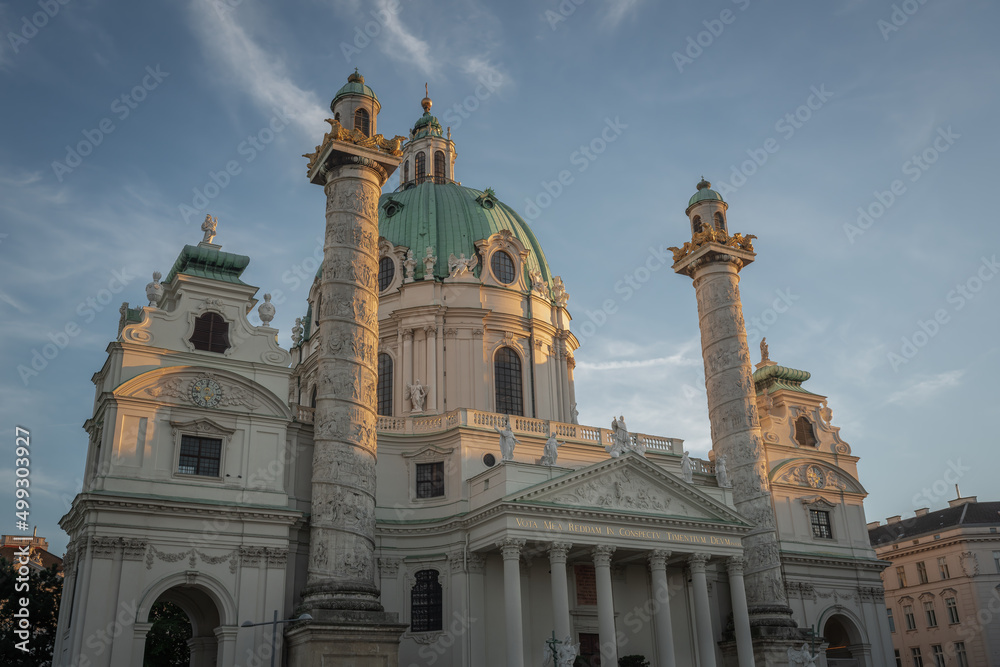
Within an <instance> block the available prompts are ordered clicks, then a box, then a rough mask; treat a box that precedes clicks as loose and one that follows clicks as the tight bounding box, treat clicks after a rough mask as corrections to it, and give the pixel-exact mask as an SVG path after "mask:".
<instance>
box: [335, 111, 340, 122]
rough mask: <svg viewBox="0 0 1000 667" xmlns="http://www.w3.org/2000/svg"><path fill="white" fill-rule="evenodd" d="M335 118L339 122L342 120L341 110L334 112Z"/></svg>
mask: <svg viewBox="0 0 1000 667" xmlns="http://www.w3.org/2000/svg"><path fill="white" fill-rule="evenodd" d="M333 119H334V120H335V121H337V122H338V123H339V122H340V112H339V111H338V112H337V113H335V114H333Z"/></svg>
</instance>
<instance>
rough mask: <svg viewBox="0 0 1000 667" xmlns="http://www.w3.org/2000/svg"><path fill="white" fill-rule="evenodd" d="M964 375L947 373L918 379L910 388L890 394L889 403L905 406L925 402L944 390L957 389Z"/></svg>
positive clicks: (956, 372)
mask: <svg viewBox="0 0 1000 667" xmlns="http://www.w3.org/2000/svg"><path fill="white" fill-rule="evenodd" d="M964 374H965V371H947V372H944V373H938V374H937V375H932V376H930V377H925V378H923V379H920V378H917V379H915V380H914V381H913V382H912V383H911V384H910V385H909V386H908V387H904V388H903V389H900V390H899V391H897V392H894V393H892V394H890V395H889V398H888V402H889V403H896V404H897V405H903V404H906V403H919V402H921V401H925V400H927V399H928V398H931V397H932V396H934V395H935V394H938V393H940V392H941V391H942V390H944V389H949V388H951V387H957V386H958V385H959V380H961V379H962V376H963V375H964Z"/></svg>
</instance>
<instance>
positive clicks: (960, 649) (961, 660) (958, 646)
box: [955, 642, 969, 667]
mask: <svg viewBox="0 0 1000 667" xmlns="http://www.w3.org/2000/svg"><path fill="white" fill-rule="evenodd" d="M955 657H956V658H958V667H969V656H968V655H966V653H965V642H955Z"/></svg>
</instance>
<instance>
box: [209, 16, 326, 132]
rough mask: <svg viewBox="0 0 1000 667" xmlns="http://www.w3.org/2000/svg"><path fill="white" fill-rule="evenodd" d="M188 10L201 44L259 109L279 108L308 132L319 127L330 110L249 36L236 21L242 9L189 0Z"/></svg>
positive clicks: (267, 110)
mask: <svg viewBox="0 0 1000 667" xmlns="http://www.w3.org/2000/svg"><path fill="white" fill-rule="evenodd" d="M191 14H192V18H193V23H194V31H195V34H196V35H197V36H198V38H199V39H200V40H201V42H202V45H203V46H204V48H205V49H206V50H208V51H210V52H211V53H212V54H213V55H215V56H216V58H215V59H213V60H214V61H215V62H219V63H221V65H222V66H223V67H225V68H226V78H227V79H228V80H230V81H233V82H234V83H236V84H238V85H239V86H241V87H242V88H243V90H244V91H245V92H246V93H247V94H248V95H249V96H250V97H251V98H253V100H254V101H255V102H256V103H257V104H258V105H259V106H260V107H261V110H262V111H265V112H270V111H271V110H272V109H275V108H277V109H282V110H284V111H285V112H286V113H288V115H289V116H292V117H293V120H294V121H295V122H296V123H297V124H298V125H299V126H300V127H302V129H303V130H305V131H306V132H307V133H309V134H315V133H316V132H317V128H320V129H322V127H323V119H324V118H326V117H327V116H328V115H329V114H328V113H326V112H325V111H324V110H323V107H322V106H321V105H320V104H319V103H318V102H317V98H316V94H315V93H313V92H312V91H306V90H303V89H302V88H299V87H298V86H296V85H295V84H294V83H292V80H291V79H290V77H289V75H288V72H287V68H286V67H285V63H284V61H283V60H281V58H279V57H277V56H274V55H273V54H269V53H267V52H265V51H264V50H263V49H262V48H261V47H260V46H259V45H258V44H257V43H256V42H254V41H253V39H251V38H250V36H249V35H248V34H247V31H246V29H244V28H243V26H241V25H240V23H239V16H240V15H241V12H239V11H236V10H229V9H227V10H219V8H218V7H217V6H216V5H215V3H211V2H204V1H203V0H192V2H191ZM213 60H210V61H209V62H212V61H213Z"/></svg>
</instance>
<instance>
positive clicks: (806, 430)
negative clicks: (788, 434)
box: [795, 417, 816, 447]
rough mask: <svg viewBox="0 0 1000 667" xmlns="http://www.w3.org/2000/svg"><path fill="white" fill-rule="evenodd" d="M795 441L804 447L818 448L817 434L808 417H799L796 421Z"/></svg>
mask: <svg viewBox="0 0 1000 667" xmlns="http://www.w3.org/2000/svg"><path fill="white" fill-rule="evenodd" d="M795 441H796V442H798V443H799V444H800V445H802V446H803V447H815V446H816V432H815V431H814V430H813V424H812V422H811V421H809V419H808V418H807V417H799V418H798V419H796V420H795Z"/></svg>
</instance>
